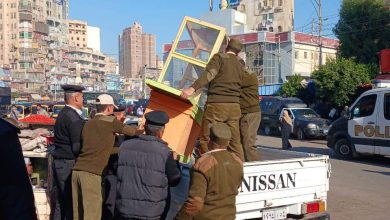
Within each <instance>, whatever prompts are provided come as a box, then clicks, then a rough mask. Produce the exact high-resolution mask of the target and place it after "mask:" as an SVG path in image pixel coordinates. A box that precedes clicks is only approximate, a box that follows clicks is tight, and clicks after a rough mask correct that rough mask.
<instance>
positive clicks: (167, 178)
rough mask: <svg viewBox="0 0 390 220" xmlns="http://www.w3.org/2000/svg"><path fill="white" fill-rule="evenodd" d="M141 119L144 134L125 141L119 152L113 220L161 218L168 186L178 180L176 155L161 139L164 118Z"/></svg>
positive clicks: (156, 113)
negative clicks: (115, 216)
mask: <svg viewBox="0 0 390 220" xmlns="http://www.w3.org/2000/svg"><path fill="white" fill-rule="evenodd" d="M145 119H146V123H145V133H146V135H140V136H139V137H138V138H134V139H131V140H128V141H125V142H124V143H123V144H122V145H121V147H120V149H119V161H118V173H117V178H118V183H117V198H116V205H115V206H116V211H117V219H121V220H124V219H165V216H166V214H167V211H168V209H169V187H171V186H176V185H177V184H178V183H179V181H180V179H181V172H180V169H179V165H178V163H177V162H176V161H175V159H176V156H174V155H176V154H175V153H172V152H171V150H170V149H169V147H168V145H167V143H166V142H164V141H163V140H161V137H162V135H163V133H164V127H165V124H166V123H168V121H169V118H168V115H167V114H166V113H165V112H162V111H153V112H149V113H147V114H145Z"/></svg>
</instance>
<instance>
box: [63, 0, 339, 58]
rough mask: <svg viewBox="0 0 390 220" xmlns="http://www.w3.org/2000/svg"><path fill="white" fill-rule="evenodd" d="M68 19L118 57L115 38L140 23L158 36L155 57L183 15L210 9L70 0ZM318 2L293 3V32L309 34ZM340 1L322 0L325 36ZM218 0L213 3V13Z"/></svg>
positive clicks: (183, 0) (200, 0)
mask: <svg viewBox="0 0 390 220" xmlns="http://www.w3.org/2000/svg"><path fill="white" fill-rule="evenodd" d="M69 1H70V5H69V11H70V12H69V19H77V20H84V21H87V23H88V25H90V26H96V27H99V28H100V31H101V37H100V40H101V51H102V52H103V53H105V54H107V55H109V56H112V57H115V58H117V57H118V35H119V34H120V33H122V30H123V29H125V28H126V27H129V26H132V25H133V23H134V22H139V23H141V25H142V27H143V32H145V33H150V34H155V35H156V37H157V48H156V50H157V54H158V55H159V56H160V57H162V56H161V55H162V54H161V52H162V45H163V44H164V43H170V42H172V41H173V40H174V38H175V37H176V34H177V31H178V28H179V25H180V24H181V22H182V19H183V17H184V16H190V17H194V18H200V16H201V15H202V14H204V13H206V12H208V10H209V1H208V0H161V1H157V0H149V1H147V0H142V1H135V0H69ZM316 1H320V0H295V19H294V23H295V30H296V31H300V32H308V33H310V32H311V29H312V25H311V22H312V19H317V13H316V9H315V8H314V6H315V5H316V4H315V2H316ZM341 1H342V0H322V5H323V7H322V8H323V9H322V14H323V18H324V27H323V29H324V35H326V36H329V37H334V36H333V34H332V27H333V26H334V24H335V23H337V20H338V12H339V9H340V5H341ZM219 2H220V1H218V0H214V10H219V8H218V4H219Z"/></svg>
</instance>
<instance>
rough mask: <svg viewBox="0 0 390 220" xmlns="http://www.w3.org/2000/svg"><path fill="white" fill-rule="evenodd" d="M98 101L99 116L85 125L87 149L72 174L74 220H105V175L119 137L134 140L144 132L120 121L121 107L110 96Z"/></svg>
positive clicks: (80, 156)
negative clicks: (124, 136)
mask: <svg viewBox="0 0 390 220" xmlns="http://www.w3.org/2000/svg"><path fill="white" fill-rule="evenodd" d="M96 101H97V103H96V109H97V113H96V115H95V117H94V118H92V119H91V120H89V121H88V122H86V123H85V126H84V128H83V132H82V138H83V147H82V149H81V151H80V155H79V157H78V158H77V161H76V163H75V165H74V167H73V171H72V193H73V194H72V195H73V196H72V197H73V217H74V220H78V219H93V220H95V219H96V220H99V219H101V217H102V203H103V195H102V185H101V184H102V175H103V171H104V169H105V168H106V166H107V164H108V160H109V157H110V155H111V152H112V151H113V150H114V143H115V135H116V134H125V135H128V136H134V135H136V134H139V133H141V132H142V130H138V129H137V127H135V126H129V125H125V124H123V123H122V122H120V121H118V120H117V119H116V117H115V116H114V115H113V113H114V108H117V107H116V105H115V103H114V99H113V98H112V97H111V96H110V95H107V94H102V95H99V96H98V98H97V99H96Z"/></svg>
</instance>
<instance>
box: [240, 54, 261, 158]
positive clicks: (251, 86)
mask: <svg viewBox="0 0 390 220" xmlns="http://www.w3.org/2000/svg"><path fill="white" fill-rule="evenodd" d="M240 64H241V65H242V67H243V68H244V70H245V77H244V80H243V81H242V86H241V97H240V107H241V119H240V134H241V144H242V148H243V150H244V158H245V161H246V162H248V161H257V160H260V153H259V151H258V150H257V149H256V146H255V143H256V137H257V130H258V129H259V126H260V121H261V111H260V105H259V92H258V88H259V85H258V80H257V76H256V74H255V73H252V72H250V71H249V70H247V69H246V68H245V61H244V60H242V59H241V60H240Z"/></svg>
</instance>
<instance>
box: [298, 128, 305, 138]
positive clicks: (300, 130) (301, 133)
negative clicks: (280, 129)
mask: <svg viewBox="0 0 390 220" xmlns="http://www.w3.org/2000/svg"><path fill="white" fill-rule="evenodd" d="M297 139H298V140H301V141H302V140H305V133H304V132H303V130H302V128H298V131H297Z"/></svg>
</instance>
